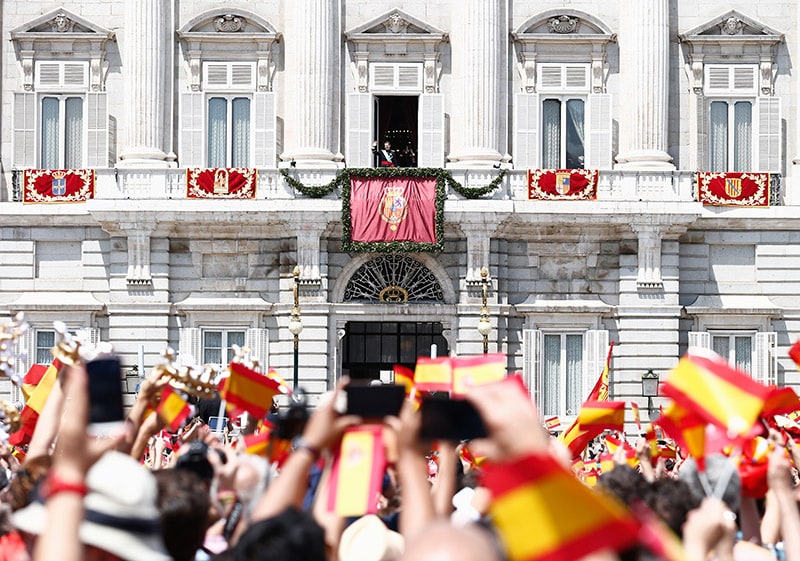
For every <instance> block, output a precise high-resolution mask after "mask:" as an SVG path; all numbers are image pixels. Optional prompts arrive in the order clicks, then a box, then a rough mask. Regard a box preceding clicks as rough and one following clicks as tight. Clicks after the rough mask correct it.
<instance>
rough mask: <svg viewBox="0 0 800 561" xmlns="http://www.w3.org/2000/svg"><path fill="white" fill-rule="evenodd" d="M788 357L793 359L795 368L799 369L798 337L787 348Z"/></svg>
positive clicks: (799, 346)
mask: <svg viewBox="0 0 800 561" xmlns="http://www.w3.org/2000/svg"><path fill="white" fill-rule="evenodd" d="M789 358H791V359H792V360H793V361H794V363H795V364H796V365H797V369H798V370H800V339H798V340H797V341H795V342H794V345H792V346H791V347H790V348H789Z"/></svg>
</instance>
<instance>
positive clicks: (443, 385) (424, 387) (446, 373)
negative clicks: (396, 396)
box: [414, 356, 453, 392]
mask: <svg viewBox="0 0 800 561" xmlns="http://www.w3.org/2000/svg"><path fill="white" fill-rule="evenodd" d="M414 387H415V388H416V389H417V390H419V391H425V392H449V391H452V390H453V363H452V360H451V359H450V357H447V356H443V357H439V358H430V357H424V356H421V357H419V358H417V366H416V368H415V369H414Z"/></svg>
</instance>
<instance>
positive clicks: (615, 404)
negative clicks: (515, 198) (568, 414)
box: [578, 401, 625, 432]
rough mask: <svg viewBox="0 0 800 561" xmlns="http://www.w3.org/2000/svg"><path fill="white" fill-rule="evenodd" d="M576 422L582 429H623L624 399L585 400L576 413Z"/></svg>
mask: <svg viewBox="0 0 800 561" xmlns="http://www.w3.org/2000/svg"><path fill="white" fill-rule="evenodd" d="M578 424H579V425H580V426H581V428H582V429H587V430H590V431H594V430H600V431H601V432H602V431H604V430H606V429H608V430H615V431H620V432H622V431H623V430H624V429H625V402H624V401H587V402H586V403H584V404H583V405H582V406H581V410H580V412H579V413H578Z"/></svg>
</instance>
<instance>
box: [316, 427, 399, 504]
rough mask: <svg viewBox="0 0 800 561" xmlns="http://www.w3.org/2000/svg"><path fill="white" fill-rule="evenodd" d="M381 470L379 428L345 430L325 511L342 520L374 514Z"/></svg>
mask: <svg viewBox="0 0 800 561" xmlns="http://www.w3.org/2000/svg"><path fill="white" fill-rule="evenodd" d="M385 470H386V455H385V450H384V447H383V427H382V426H381V425H359V426H356V427H351V428H349V429H347V430H346V431H345V433H344V436H343V437H342V442H341V445H340V447H339V451H338V452H337V453H336V455H335V456H334V459H333V466H332V468H331V478H330V492H329V494H328V510H329V511H331V512H335V513H336V514H337V515H338V516H343V517H347V516H362V515H364V514H375V513H376V512H377V511H378V498H379V496H380V493H381V489H382V487H383V474H384V471H385Z"/></svg>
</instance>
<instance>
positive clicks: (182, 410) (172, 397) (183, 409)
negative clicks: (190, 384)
mask: <svg viewBox="0 0 800 561" xmlns="http://www.w3.org/2000/svg"><path fill="white" fill-rule="evenodd" d="M156 411H157V412H158V415H159V417H161V420H162V421H164V424H166V425H167V427H169V430H171V431H176V430H178V429H179V428H180V427H181V425H182V424H183V423H184V421H186V419H188V418H189V415H191V413H192V408H191V407H189V404H188V403H187V402H186V400H185V399H183V397H181V395H180V394H179V393H178V392H176V391H175V390H174V389H172V388H171V387H170V386H165V387H164V389H163V390H161V401H159V403H158V407H156Z"/></svg>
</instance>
